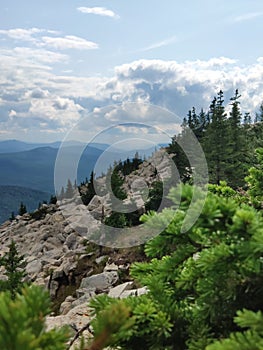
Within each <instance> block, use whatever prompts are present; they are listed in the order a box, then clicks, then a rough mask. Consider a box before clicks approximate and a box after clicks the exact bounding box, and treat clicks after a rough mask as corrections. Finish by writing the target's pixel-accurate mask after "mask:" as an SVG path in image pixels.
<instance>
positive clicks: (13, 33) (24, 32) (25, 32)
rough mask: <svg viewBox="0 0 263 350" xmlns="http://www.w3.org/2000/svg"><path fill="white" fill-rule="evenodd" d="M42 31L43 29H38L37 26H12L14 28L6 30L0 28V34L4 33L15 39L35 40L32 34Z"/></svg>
mask: <svg viewBox="0 0 263 350" xmlns="http://www.w3.org/2000/svg"><path fill="white" fill-rule="evenodd" d="M44 31H45V30H44V29H39V28H30V29H23V28H14V29H8V30H0V34H1V35H6V36H8V37H9V38H11V39H15V40H23V41H35V40H36V39H35V38H33V35H35V34H39V33H42V32H44Z"/></svg>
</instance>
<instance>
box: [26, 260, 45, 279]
mask: <svg viewBox="0 0 263 350" xmlns="http://www.w3.org/2000/svg"><path fill="white" fill-rule="evenodd" d="M41 270H42V263H41V261H40V260H33V261H31V262H30V263H28V264H27V266H26V272H27V273H28V274H29V275H33V276H36V275H37V274H39V272H40V271H41Z"/></svg>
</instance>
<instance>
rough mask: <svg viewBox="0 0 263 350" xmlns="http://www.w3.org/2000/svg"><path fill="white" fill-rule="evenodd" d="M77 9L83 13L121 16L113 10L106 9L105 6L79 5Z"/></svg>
mask: <svg viewBox="0 0 263 350" xmlns="http://www.w3.org/2000/svg"><path fill="white" fill-rule="evenodd" d="M77 10H78V11H80V12H82V13H89V14H94V15H99V16H106V17H112V18H119V16H118V15H117V14H116V13H114V12H113V11H112V10H108V9H106V8H105V7H78V8H77Z"/></svg>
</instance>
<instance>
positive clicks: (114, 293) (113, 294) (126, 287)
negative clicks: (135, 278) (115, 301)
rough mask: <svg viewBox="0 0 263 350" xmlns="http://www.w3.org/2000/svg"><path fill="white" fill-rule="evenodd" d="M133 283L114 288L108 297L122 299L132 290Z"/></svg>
mask: <svg viewBox="0 0 263 350" xmlns="http://www.w3.org/2000/svg"><path fill="white" fill-rule="evenodd" d="M132 286H133V282H125V283H122V284H119V285H118V286H116V287H113V288H111V289H110V290H109V293H108V296H110V297H112V298H120V297H121V295H122V294H123V292H124V291H128V290H130V289H131V288H132Z"/></svg>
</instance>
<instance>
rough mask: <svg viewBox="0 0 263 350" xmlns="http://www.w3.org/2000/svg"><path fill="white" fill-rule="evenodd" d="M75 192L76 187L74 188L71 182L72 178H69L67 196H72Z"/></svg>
mask: <svg viewBox="0 0 263 350" xmlns="http://www.w3.org/2000/svg"><path fill="white" fill-rule="evenodd" d="M73 193H74V189H73V186H72V183H71V181H70V179H68V182H67V187H66V192H65V198H72V197H73Z"/></svg>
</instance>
